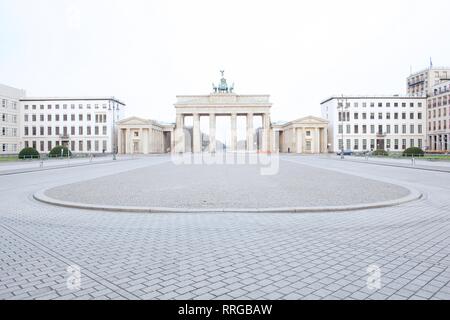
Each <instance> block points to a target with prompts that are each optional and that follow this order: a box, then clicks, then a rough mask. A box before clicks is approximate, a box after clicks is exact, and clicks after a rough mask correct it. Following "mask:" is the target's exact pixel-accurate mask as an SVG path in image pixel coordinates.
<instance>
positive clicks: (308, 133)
mask: <svg viewBox="0 0 450 320" xmlns="http://www.w3.org/2000/svg"><path fill="white" fill-rule="evenodd" d="M136 133H137V132H135V135H134V136H135V137H137V136H136ZM104 134H106V133H104ZM306 136H307V137H311V131H309V130H308V131H306Z"/></svg>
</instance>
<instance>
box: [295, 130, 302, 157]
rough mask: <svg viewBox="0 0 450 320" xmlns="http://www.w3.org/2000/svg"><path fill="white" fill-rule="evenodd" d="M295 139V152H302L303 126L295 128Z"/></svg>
mask: <svg viewBox="0 0 450 320" xmlns="http://www.w3.org/2000/svg"><path fill="white" fill-rule="evenodd" d="M296 139H297V146H296V150H295V151H296V152H297V153H303V140H304V138H303V128H297V132H296Z"/></svg>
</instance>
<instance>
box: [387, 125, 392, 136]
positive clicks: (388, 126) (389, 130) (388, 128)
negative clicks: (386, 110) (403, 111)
mask: <svg viewBox="0 0 450 320" xmlns="http://www.w3.org/2000/svg"><path fill="white" fill-rule="evenodd" d="M390 133H391V125H390V124H388V125H386V134H390Z"/></svg>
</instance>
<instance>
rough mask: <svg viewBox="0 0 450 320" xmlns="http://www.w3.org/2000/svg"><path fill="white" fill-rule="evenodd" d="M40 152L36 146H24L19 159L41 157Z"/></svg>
mask: <svg viewBox="0 0 450 320" xmlns="http://www.w3.org/2000/svg"><path fill="white" fill-rule="evenodd" d="M40 156H41V155H40V154H39V152H38V151H37V150H36V149H34V148H24V149H22V151H20V152H19V159H39V158H40Z"/></svg>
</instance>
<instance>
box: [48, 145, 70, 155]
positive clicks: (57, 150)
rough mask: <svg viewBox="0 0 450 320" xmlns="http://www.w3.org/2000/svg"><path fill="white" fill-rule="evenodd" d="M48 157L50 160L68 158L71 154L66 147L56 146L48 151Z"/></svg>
mask: <svg viewBox="0 0 450 320" xmlns="http://www.w3.org/2000/svg"><path fill="white" fill-rule="evenodd" d="M48 156H49V157H50V158H57V157H67V156H69V157H70V156H72V152H71V151H70V150H69V149H68V148H67V147H63V146H56V147H54V148H53V149H52V150H51V151H50V153H49V154H48Z"/></svg>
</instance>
